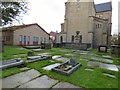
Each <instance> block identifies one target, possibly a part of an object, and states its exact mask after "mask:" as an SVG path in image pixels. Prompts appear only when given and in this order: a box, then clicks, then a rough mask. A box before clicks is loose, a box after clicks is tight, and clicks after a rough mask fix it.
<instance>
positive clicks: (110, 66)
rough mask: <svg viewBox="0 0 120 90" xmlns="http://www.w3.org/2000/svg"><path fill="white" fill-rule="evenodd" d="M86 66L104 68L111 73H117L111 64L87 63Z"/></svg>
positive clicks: (115, 67)
mask: <svg viewBox="0 0 120 90" xmlns="http://www.w3.org/2000/svg"><path fill="white" fill-rule="evenodd" d="M88 66H93V67H99V68H105V69H108V70H111V71H119V70H118V68H117V66H116V65H113V64H104V63H100V62H92V61H89V62H88Z"/></svg>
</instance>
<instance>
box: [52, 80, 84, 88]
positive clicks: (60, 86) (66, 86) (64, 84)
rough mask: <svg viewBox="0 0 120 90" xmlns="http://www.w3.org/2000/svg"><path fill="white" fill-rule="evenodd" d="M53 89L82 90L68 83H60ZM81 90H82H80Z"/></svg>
mask: <svg viewBox="0 0 120 90" xmlns="http://www.w3.org/2000/svg"><path fill="white" fill-rule="evenodd" d="M52 88H71V89H72V88H80V87H78V86H75V85H73V84H70V83H67V82H60V83H58V84H56V85H55V86H53V87H52ZM79 90H82V89H79Z"/></svg>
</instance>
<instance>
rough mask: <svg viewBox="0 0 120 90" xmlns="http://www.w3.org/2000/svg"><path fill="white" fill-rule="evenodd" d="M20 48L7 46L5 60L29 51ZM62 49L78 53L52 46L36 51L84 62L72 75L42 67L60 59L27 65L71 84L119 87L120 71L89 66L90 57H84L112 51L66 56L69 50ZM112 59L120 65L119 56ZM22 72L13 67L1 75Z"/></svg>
mask: <svg viewBox="0 0 120 90" xmlns="http://www.w3.org/2000/svg"><path fill="white" fill-rule="evenodd" d="M18 48H19V47H16V46H5V51H4V53H3V55H2V56H3V60H7V59H12V58H13V55H14V54H21V53H22V54H26V53H27V52H28V50H25V49H23V50H19V49H18ZM60 50H66V51H68V52H72V53H76V52H73V50H71V49H61V48H52V49H48V50H43V51H40V52H35V55H37V54H40V53H46V52H47V53H51V55H61V56H64V57H67V58H76V59H77V61H78V62H80V63H81V64H82V66H81V67H80V68H78V69H77V70H76V71H75V72H74V73H73V74H71V75H70V76H64V75H61V74H58V73H56V72H52V71H46V70H43V69H42V68H43V67H45V66H47V65H50V64H54V63H58V62H59V61H56V60H54V61H55V62H51V61H50V60H43V61H37V62H34V63H28V64H27V67H28V68H30V69H36V70H38V71H39V72H40V73H42V74H45V75H48V76H49V77H51V78H54V79H57V80H59V81H65V82H69V83H71V84H74V85H77V86H80V87H83V88H87V89H89V88H118V81H119V80H118V79H119V78H120V74H119V73H120V72H114V71H110V70H106V69H102V68H94V67H90V66H87V63H88V61H89V59H83V58H82V57H83V56H84V57H85V56H89V55H90V54H92V55H93V56H95V55H98V56H97V57H102V55H111V54H110V53H100V52H97V50H96V49H92V50H90V52H88V53H87V54H85V55H79V56H66V55H65V54H67V53H68V52H61V51H60ZM77 52H79V51H77ZM21 57H22V59H23V60H26V56H21ZM87 60H88V61H87ZM112 60H113V64H116V65H120V63H119V60H120V59H119V58H117V57H115V56H114V57H113V58H112ZM59 63H60V62H59ZM86 68H92V69H93V70H94V71H87V70H85V69H86ZM20 72H22V71H21V70H20V68H17V67H13V68H9V69H5V70H3V71H2V72H0V77H1V78H4V77H7V76H11V75H14V74H16V73H20ZM103 73H109V74H112V75H115V76H116V77H117V78H110V77H108V76H105V75H103Z"/></svg>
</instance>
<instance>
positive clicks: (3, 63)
mask: <svg viewBox="0 0 120 90" xmlns="http://www.w3.org/2000/svg"><path fill="white" fill-rule="evenodd" d="M0 63H1V64H0V65H1V66H0V69H6V68H9V67H13V66H20V65H23V61H22V60H21V58H17V59H11V60H3V61H0Z"/></svg>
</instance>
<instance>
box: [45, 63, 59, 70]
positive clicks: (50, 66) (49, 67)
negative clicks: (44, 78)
mask: <svg viewBox="0 0 120 90" xmlns="http://www.w3.org/2000/svg"><path fill="white" fill-rule="evenodd" d="M59 65H60V63H55V64H52V65H49V66H46V67H43V69H44V70H51V69H52V68H54V67H57V66H59Z"/></svg>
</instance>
